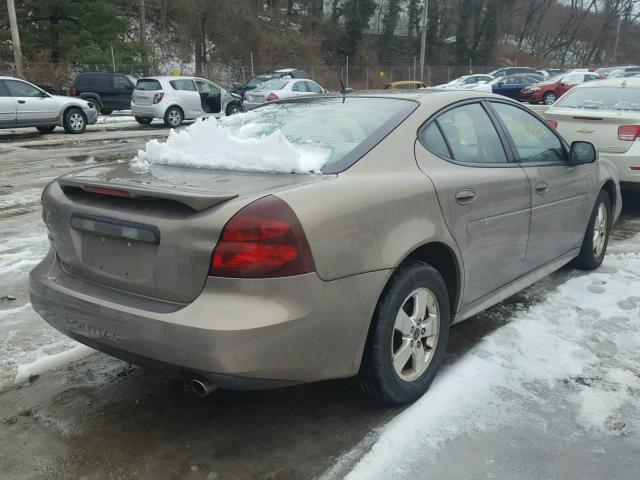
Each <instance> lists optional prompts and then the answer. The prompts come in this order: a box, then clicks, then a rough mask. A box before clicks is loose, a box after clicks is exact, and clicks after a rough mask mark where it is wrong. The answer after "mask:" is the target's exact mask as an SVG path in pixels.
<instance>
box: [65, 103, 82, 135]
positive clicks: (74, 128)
mask: <svg viewBox="0 0 640 480" xmlns="http://www.w3.org/2000/svg"><path fill="white" fill-rule="evenodd" d="M63 124H64V129H65V130H66V131H67V133H83V132H84V131H85V130H86V129H87V117H86V115H85V114H84V112H83V111H82V110H80V109H79V108H70V109H68V110H67V111H66V112H64V122H63Z"/></svg>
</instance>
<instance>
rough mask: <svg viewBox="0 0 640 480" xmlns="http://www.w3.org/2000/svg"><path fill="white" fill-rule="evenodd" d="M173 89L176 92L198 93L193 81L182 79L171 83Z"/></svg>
mask: <svg viewBox="0 0 640 480" xmlns="http://www.w3.org/2000/svg"><path fill="white" fill-rule="evenodd" d="M169 83H170V84H171V86H172V87H173V88H175V89H176V90H183V91H187V92H197V91H198V90H197V88H196V84H195V83H194V82H193V80H187V79H181V80H171V81H170V82H169Z"/></svg>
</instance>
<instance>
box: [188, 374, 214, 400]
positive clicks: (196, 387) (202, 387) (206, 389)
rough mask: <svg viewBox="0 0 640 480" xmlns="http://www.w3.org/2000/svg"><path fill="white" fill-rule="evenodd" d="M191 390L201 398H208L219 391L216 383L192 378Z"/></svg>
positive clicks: (190, 382)
mask: <svg viewBox="0 0 640 480" xmlns="http://www.w3.org/2000/svg"><path fill="white" fill-rule="evenodd" d="M189 385H190V386H191V390H193V393H195V394H196V395H198V396H199V397H208V396H209V395H211V394H212V393H213V392H215V391H216V390H218V386H217V385H216V384H215V383H212V382H210V381H209V380H207V379H204V378H192V379H191V380H190V381H189Z"/></svg>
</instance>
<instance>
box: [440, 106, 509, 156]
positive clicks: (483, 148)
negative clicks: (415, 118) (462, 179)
mask: <svg viewBox="0 0 640 480" xmlns="http://www.w3.org/2000/svg"><path fill="white" fill-rule="evenodd" d="M438 124H439V125H440V128H441V129H442V132H443V133H444V135H445V137H446V138H447V141H448V142H449V146H450V147H451V153H452V154H453V158H454V160H457V161H459V162H469V163H506V162H507V156H506V154H505V153H504V148H503V147H502V142H501V141H500V137H498V132H496V129H495V128H494V126H493V123H492V122H491V119H490V118H489V115H487V112H485V111H484V108H482V106H481V105H480V104H478V103H473V104H470V105H464V106H462V107H458V108H454V109H453V110H449V111H448V112H445V113H443V114H442V115H440V116H439V117H438Z"/></svg>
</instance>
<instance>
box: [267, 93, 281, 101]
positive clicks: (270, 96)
mask: <svg viewBox="0 0 640 480" xmlns="http://www.w3.org/2000/svg"><path fill="white" fill-rule="evenodd" d="M275 100H280V97H279V96H278V95H276V94H275V93H273V92H271V93H270V94H269V95H268V96H267V102H273V101H275Z"/></svg>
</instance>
